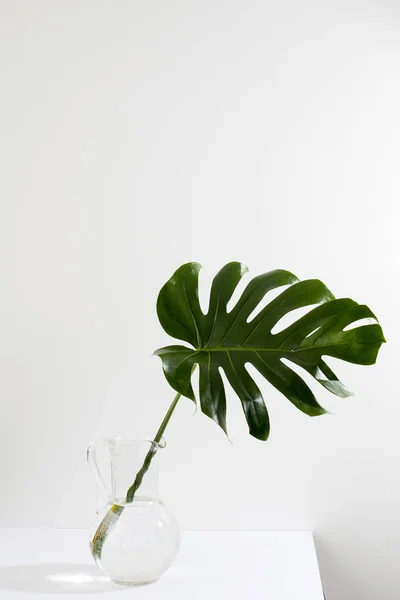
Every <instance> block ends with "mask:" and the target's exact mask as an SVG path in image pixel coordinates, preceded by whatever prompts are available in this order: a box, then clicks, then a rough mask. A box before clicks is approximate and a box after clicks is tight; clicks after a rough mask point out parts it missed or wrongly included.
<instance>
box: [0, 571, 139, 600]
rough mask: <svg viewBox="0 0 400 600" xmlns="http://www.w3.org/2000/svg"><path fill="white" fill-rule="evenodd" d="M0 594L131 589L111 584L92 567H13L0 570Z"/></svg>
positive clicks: (123, 590)
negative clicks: (2, 591)
mask: <svg viewBox="0 0 400 600" xmlns="http://www.w3.org/2000/svg"><path fill="white" fill-rule="evenodd" d="M0 590H8V591H19V592H25V593H31V594H38V593H40V594H55V593H57V594H94V593H99V592H111V591H113V592H116V591H121V592H127V591H128V590H130V586H126V587H125V586H120V585H118V584H116V583H113V582H112V581H110V579H109V578H108V577H107V576H106V575H103V574H102V573H101V571H100V570H99V568H98V567H96V566H95V565H82V564H81V565H64V564H59V565H57V564H52V565H43V564H36V565H34V564H33V565H13V566H10V567H1V568H0Z"/></svg>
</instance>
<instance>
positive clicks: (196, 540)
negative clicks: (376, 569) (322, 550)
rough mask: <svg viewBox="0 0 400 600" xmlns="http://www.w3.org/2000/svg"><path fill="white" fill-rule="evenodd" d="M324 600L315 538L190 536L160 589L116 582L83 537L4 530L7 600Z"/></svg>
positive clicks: (1, 549) (0, 557)
mask: <svg viewBox="0 0 400 600" xmlns="http://www.w3.org/2000/svg"><path fill="white" fill-rule="evenodd" d="M30 598H31V599H36V598H37V599H42V600H55V599H56V598H57V599H59V600H84V599H85V600H96V599H97V598H98V599H99V600H100V599H102V600H128V599H129V600H131V599H133V598H134V599H135V600H227V599H233V600H236V599H237V600H242V599H246V600H323V593H322V587H321V581H320V576H319V572H318V564H317V558H316V554H315V548H314V543H313V538H312V534H311V533H310V532H307V531H301V532H290V531H289V532H268V531H213V532H211V531H209V532H208V531H191V532H189V531H187V532H183V534H182V546H181V550H180V553H179V556H178V558H177V560H176V562H175V563H174V565H173V566H172V567H171V568H170V570H169V571H168V572H167V573H166V574H165V575H164V576H163V577H162V578H161V579H160V580H159V581H158V582H156V583H154V584H151V585H146V586H141V587H130V586H129V587H126V586H119V585H116V584H113V583H112V582H110V581H109V580H108V579H107V577H105V576H104V575H103V573H102V572H101V571H100V570H99V569H98V567H97V566H96V565H95V564H94V563H93V561H92V558H91V556H90V553H89V548H88V537H87V533H86V532H85V531H80V530H79V531H78V530H52V529H40V530H39V529H1V530H0V599H1V600H17V599H18V600H29V599H30Z"/></svg>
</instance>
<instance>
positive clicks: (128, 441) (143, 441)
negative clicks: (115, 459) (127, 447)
mask: <svg viewBox="0 0 400 600" xmlns="http://www.w3.org/2000/svg"><path fill="white" fill-rule="evenodd" d="M109 441H110V442H112V443H114V444H116V445H122V444H150V445H151V446H155V447H157V448H158V449H159V450H163V449H164V448H165V446H166V445H167V442H166V441H165V438H164V437H162V438H161V439H160V440H159V441H158V442H155V441H154V440H150V439H148V438H147V439H129V438H123V437H121V436H117V437H112V438H109Z"/></svg>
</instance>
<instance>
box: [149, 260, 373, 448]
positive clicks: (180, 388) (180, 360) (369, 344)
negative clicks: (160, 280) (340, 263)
mask: <svg viewBox="0 0 400 600" xmlns="http://www.w3.org/2000/svg"><path fill="white" fill-rule="evenodd" d="M200 268H201V267H200V265H199V264H197V263H188V264H185V265H182V266H181V267H180V268H179V269H178V270H177V271H176V272H175V273H174V275H173V276H172V277H171V279H170V280H169V281H168V282H167V283H166V284H165V285H164V287H163V288H162V289H161V291H160V294H159V296H158V301H157V313H158V317H159V320H160V323H161V325H162V327H163V328H164V330H165V331H166V333H168V334H169V335H170V336H172V337H174V338H177V339H179V340H183V341H184V342H187V343H188V344H190V345H191V347H190V348H189V347H187V346H183V345H174V346H167V347H165V348H160V349H159V350H157V351H156V352H155V354H157V355H158V356H160V357H161V360H162V363H163V370H164V373H165V376H166V378H167V380H168V382H169V384H170V385H171V386H172V387H173V388H174V389H175V390H176V391H177V392H179V393H180V394H182V395H183V396H187V397H188V398H190V399H192V400H194V401H195V395H194V392H193V388H192V384H191V375H192V370H193V367H194V365H196V364H198V365H199V370H200V379H199V395H200V406H201V410H202V411H203V413H205V414H206V415H208V416H209V417H211V419H213V420H214V421H216V423H218V425H220V426H221V427H222V429H223V430H224V431H225V432H226V396H225V389H224V382H223V379H222V377H221V373H220V369H221V368H222V369H223V371H224V372H225V375H226V377H227V379H228V381H229V383H230V385H231V386H232V388H233V389H234V391H235V392H236V394H237V396H238V397H239V398H240V401H241V403H242V406H243V410H244V414H245V417H246V420H247V423H248V426H249V431H250V434H251V435H253V436H254V437H256V438H258V439H261V440H266V439H267V437H268V435H269V429H270V426H269V418H268V411H267V408H266V406H265V403H264V400H263V397H262V394H261V392H260V390H259V388H258V386H257V385H256V383H255V382H254V380H253V378H252V377H251V376H250V374H249V372H248V370H247V369H246V364H247V363H249V364H251V365H253V366H254V367H255V368H256V369H257V370H258V371H259V372H260V373H261V374H262V375H263V376H264V377H265V379H267V380H268V381H269V382H270V383H271V384H272V385H273V386H274V387H275V388H276V389H277V390H279V391H280V392H281V393H282V394H283V395H284V396H286V397H287V398H288V399H289V400H290V401H291V402H292V403H293V404H294V405H295V406H296V407H297V408H298V409H300V410H301V411H303V412H304V413H306V414H307V415H310V416H315V415H321V414H323V413H324V412H325V411H324V409H323V408H322V407H321V406H320V405H319V404H318V402H317V400H316V398H315V396H314V394H313V392H312V391H311V389H310V388H309V387H308V385H307V384H306V383H305V382H304V380H303V379H302V378H301V377H300V376H299V375H298V374H297V373H296V372H295V371H294V370H292V369H291V368H290V366H289V365H290V363H293V364H296V365H298V366H300V367H302V368H303V369H304V370H305V371H307V372H308V373H310V374H311V375H312V376H313V377H314V378H315V379H316V380H317V381H318V382H319V383H321V384H322V385H323V386H324V387H325V388H327V389H328V390H329V391H330V392H332V393H333V394H336V395H337V396H341V397H346V396H348V395H350V392H349V391H348V390H347V389H346V388H345V386H344V385H343V384H342V383H341V382H340V381H339V380H338V378H337V377H336V375H335V374H334V373H333V371H332V370H331V369H330V368H329V367H328V365H327V364H326V362H325V361H324V360H323V356H333V357H335V358H340V359H342V360H345V361H347V362H350V363H356V364H360V365H370V364H373V363H374V362H375V360H376V357H377V354H378V350H379V348H380V346H381V344H382V343H383V342H384V341H385V340H384V337H383V333H382V329H381V327H380V325H378V324H377V323H371V324H368V325H363V326H358V327H354V328H352V329H347V330H345V328H346V327H348V326H349V325H351V324H353V323H355V322H356V321H359V320H360V319H365V318H371V319H374V320H376V317H375V315H374V314H373V313H372V312H371V310H370V309H369V308H368V307H367V306H365V305H360V304H357V302H354V300H350V299H349V298H341V299H335V297H334V296H333V294H332V293H331V292H330V291H329V290H328V288H327V287H326V286H325V285H324V284H323V283H322V282H321V281H319V280H317V279H310V280H307V281H299V280H298V279H297V277H296V276H295V275H293V274H292V273H290V272H288V271H283V270H276V271H271V272H269V273H265V274H263V275H259V276H258V277H255V278H254V279H253V280H251V281H250V283H249V284H248V285H247V287H246V288H245V290H244V292H243V294H242V295H241V297H240V299H239V300H238V302H237V304H236V305H235V306H234V308H233V309H232V310H231V311H230V312H228V311H227V303H228V301H229V299H230V298H231V296H232V294H233V292H234V290H235V288H236V286H237V284H238V282H239V281H240V279H241V277H242V276H243V274H244V273H245V272H246V271H247V268H246V267H245V266H243V265H242V264H240V263H237V262H232V263H229V264H227V265H225V266H224V267H223V268H222V269H221V271H220V272H219V273H218V274H217V275H216V277H215V278H214V280H213V283H212V287H211V296H210V303H209V308H208V312H207V314H204V313H203V312H202V310H201V308H200V304H199V298H198V275H199V271H200ZM287 285H290V287H288V288H287V289H285V290H284V291H283V292H282V293H281V294H280V295H279V296H277V297H276V298H275V299H274V300H272V301H271V302H270V303H269V304H268V305H267V306H265V307H264V308H263V309H262V310H261V311H260V312H259V313H258V314H257V316H256V317H255V318H254V319H252V320H249V316H250V315H251V313H252V312H253V311H254V309H255V308H256V307H257V305H258V304H259V302H260V301H261V300H262V299H263V297H264V296H265V294H266V293H267V292H269V291H270V290H273V289H275V288H278V287H281V286H287ZM315 304H319V306H317V307H316V308H314V309H312V310H310V311H309V312H308V313H307V314H306V315H305V316H302V317H301V318H299V319H298V320H297V321H296V322H295V323H293V324H292V325H289V326H288V327H286V329H284V330H283V331H280V332H279V333H275V334H273V333H271V330H272V329H273V328H274V326H275V325H276V323H278V321H279V320H280V319H281V318H282V317H284V316H285V315H286V314H287V313H289V312H291V311H293V310H295V309H297V308H300V307H306V306H311V305H315ZM285 359H286V360H285Z"/></svg>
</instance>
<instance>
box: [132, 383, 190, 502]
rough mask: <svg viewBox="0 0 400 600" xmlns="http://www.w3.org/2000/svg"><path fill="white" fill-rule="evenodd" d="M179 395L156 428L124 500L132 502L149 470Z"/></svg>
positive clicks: (177, 395)
mask: <svg viewBox="0 0 400 600" xmlns="http://www.w3.org/2000/svg"><path fill="white" fill-rule="evenodd" d="M180 397H181V394H179V393H177V394H176V396H175V398H174V399H173V401H172V404H171V406H170V407H169V409H168V411H167V414H166V415H165V417H164V419H163V421H162V423H161V425H160V427H159V428H158V431H157V433H156V435H155V436H154V441H153V443H152V444H151V447H150V450H149V451H148V453H147V454H146V458H145V459H144V462H143V465H142V467H141V469H140V470H139V471H138V472H137V474H136V477H135V481H134V482H133V484H132V485H131V487H130V488H129V490H128V491H127V494H126V501H127V502H128V503H130V502H132V501H133V499H134V497H135V494H136V492H137V490H138V489H139V487H140V486H141V484H142V481H143V476H144V475H145V473H147V471H148V470H149V467H150V465H151V461H152V460H153V457H154V455H155V453H156V452H157V450H158V447H159V443H160V441H161V438H162V436H163V434H164V431H165V429H166V427H167V425H168V423H169V420H170V418H171V417H172V413H173V412H174V410H175V408H176V405H177V404H178V402H179V398H180Z"/></svg>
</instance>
